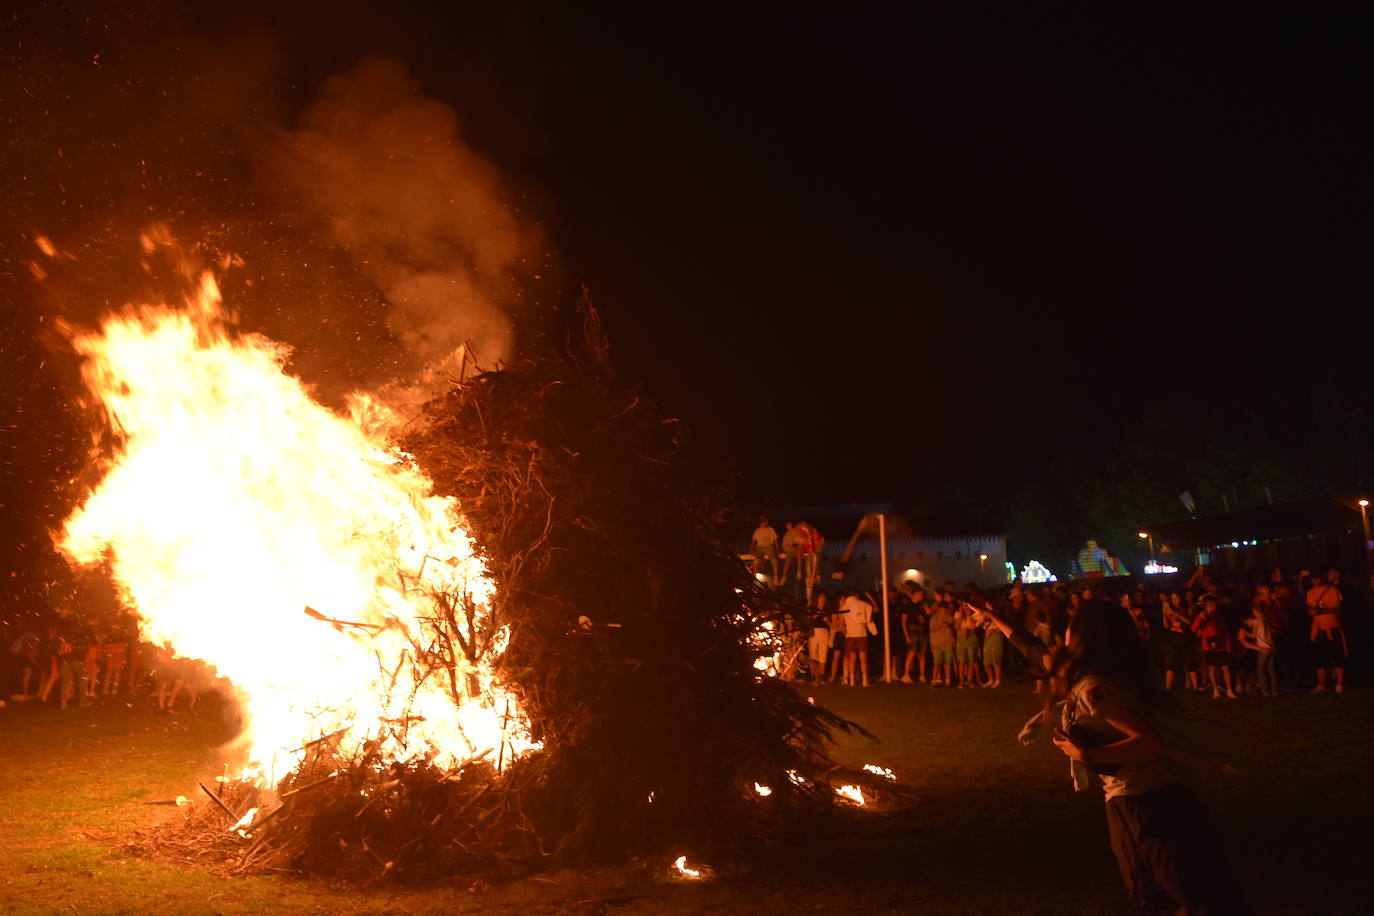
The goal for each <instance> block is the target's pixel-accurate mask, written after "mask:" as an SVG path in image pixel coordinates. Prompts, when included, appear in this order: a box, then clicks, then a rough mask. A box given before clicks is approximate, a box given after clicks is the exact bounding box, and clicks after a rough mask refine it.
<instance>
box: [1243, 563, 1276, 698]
mask: <svg viewBox="0 0 1374 916" xmlns="http://www.w3.org/2000/svg"><path fill="white" fill-rule="evenodd" d="M1274 617H1275V614H1274V601H1273V599H1272V598H1271V597H1270V591H1269V586H1268V585H1259V586H1256V588H1255V598H1254V600H1253V601H1252V602H1251V603H1250V616H1249V617H1248V618H1246V621H1245V625H1244V626H1242V627H1241V629H1240V632H1239V633H1238V634H1237V635H1238V638H1239V640H1240V642H1241V644H1242V645H1244V646H1245V647H1246V648H1247V649H1250V650H1252V651H1253V652H1254V653H1255V680H1256V684H1255V689H1256V690H1257V691H1258V692H1259V694H1260V695H1261V696H1266V697H1276V696H1278V695H1279V680H1278V671H1277V669H1276V667H1275V664H1276V660H1275V657H1274V630H1273V620H1274Z"/></svg>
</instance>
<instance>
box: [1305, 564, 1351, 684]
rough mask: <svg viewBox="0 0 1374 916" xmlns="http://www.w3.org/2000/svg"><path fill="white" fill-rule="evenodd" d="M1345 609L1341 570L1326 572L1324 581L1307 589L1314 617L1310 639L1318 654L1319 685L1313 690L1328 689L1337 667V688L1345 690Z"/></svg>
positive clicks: (1310, 614)
mask: <svg viewBox="0 0 1374 916" xmlns="http://www.w3.org/2000/svg"><path fill="white" fill-rule="evenodd" d="M1344 609H1345V595H1344V594H1342V593H1341V573H1340V570H1337V569H1332V570H1328V571H1327V573H1326V580H1325V581H1324V582H1319V583H1315V584H1314V585H1313V586H1312V587H1311V588H1310V589H1308V591H1307V613H1308V615H1309V616H1310V617H1311V618H1312V625H1311V629H1310V631H1309V634H1308V639H1309V640H1310V641H1311V642H1312V647H1313V649H1314V651H1315V655H1316V663H1317V686H1316V687H1313V688H1312V692H1313V693H1325V692H1326V682H1327V678H1328V677H1329V676H1330V674H1331V673H1332V672H1333V671H1334V672H1335V675H1336V677H1335V681H1336V692H1337V693H1344V692H1345V664H1346V659H1347V658H1348V657H1349V646H1347V645H1346V641H1345V630H1344V629H1342V627H1341V613H1342V612H1343V611H1344Z"/></svg>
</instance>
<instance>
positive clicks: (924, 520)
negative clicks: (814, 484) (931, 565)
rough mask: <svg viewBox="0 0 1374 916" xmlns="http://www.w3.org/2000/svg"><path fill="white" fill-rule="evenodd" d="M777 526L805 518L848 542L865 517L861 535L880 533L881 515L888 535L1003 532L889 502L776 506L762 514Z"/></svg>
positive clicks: (982, 535) (988, 534) (978, 535)
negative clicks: (923, 512)
mask: <svg viewBox="0 0 1374 916" xmlns="http://www.w3.org/2000/svg"><path fill="white" fill-rule="evenodd" d="M760 514H761V515H764V516H766V517H767V518H768V519H769V521H771V522H772V523H773V524H774V525H775V526H777V527H778V528H781V527H782V523H783V522H795V521H804V522H807V523H808V524H810V525H812V526H814V527H815V528H816V529H817V530H818V531H820V533H821V534H822V535H823V536H824V537H825V538H826V540H836V539H838V540H842V541H847V540H848V539H849V538H850V537H851V536H852V535H853V534H854V529H855V528H856V527H858V525H859V522H860V521H861V520H863V519H868V520H869V525H868V526H866V527H865V529H864V531H863V534H862V537H872V538H876V537H877V536H878V521H877V516H878V515H884V516H886V519H887V536H888V537H889V538H894V539H896V538H959V537H968V538H998V537H1002V536H1003V532H1002V531H1000V530H999V529H998V527H997V526H996V525H988V524H985V523H983V522H981V521H979V520H977V519H965V518H957V517H954V516H948V515H930V514H921V513H910V512H903V511H902V510H901V509H898V508H897V507H896V506H893V505H891V504H890V503H832V504H824V505H810V506H774V507H771V508H770V509H769V510H768V511H766V512H762V513H760Z"/></svg>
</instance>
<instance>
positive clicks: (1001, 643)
mask: <svg viewBox="0 0 1374 916" xmlns="http://www.w3.org/2000/svg"><path fill="white" fill-rule="evenodd" d="M979 619H980V620H981V622H982V626H983V670H984V671H985V672H986V673H987V679H986V680H985V681H983V686H984V687H1001V686H1002V655H1003V652H1004V651H1005V644H1006V637H1005V636H1003V635H1002V631H1001V630H999V629H998V628H997V625H996V624H994V623H993V622H992V618H991V617H988V616H987V615H983V614H980V615H979Z"/></svg>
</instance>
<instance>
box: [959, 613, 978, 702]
mask: <svg viewBox="0 0 1374 916" xmlns="http://www.w3.org/2000/svg"><path fill="white" fill-rule="evenodd" d="M954 628H955V633H956V638H955V643H954V659H955V663H956V665H957V667H958V674H959V687H960V689H963V688H964V687H972V686H973V685H974V684H976V683H978V680H979V678H978V656H979V654H980V652H979V647H978V628H979V618H978V612H977V611H976V610H974V608H973V607H972V606H970V605H968V604H966V603H961V604H960V606H959V608H958V609H957V610H956V611H955V612H954Z"/></svg>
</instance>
